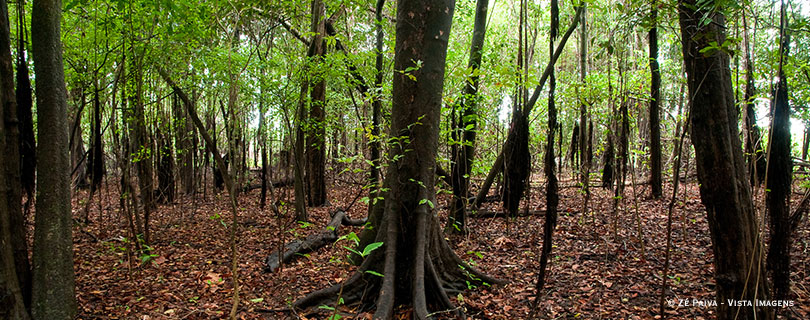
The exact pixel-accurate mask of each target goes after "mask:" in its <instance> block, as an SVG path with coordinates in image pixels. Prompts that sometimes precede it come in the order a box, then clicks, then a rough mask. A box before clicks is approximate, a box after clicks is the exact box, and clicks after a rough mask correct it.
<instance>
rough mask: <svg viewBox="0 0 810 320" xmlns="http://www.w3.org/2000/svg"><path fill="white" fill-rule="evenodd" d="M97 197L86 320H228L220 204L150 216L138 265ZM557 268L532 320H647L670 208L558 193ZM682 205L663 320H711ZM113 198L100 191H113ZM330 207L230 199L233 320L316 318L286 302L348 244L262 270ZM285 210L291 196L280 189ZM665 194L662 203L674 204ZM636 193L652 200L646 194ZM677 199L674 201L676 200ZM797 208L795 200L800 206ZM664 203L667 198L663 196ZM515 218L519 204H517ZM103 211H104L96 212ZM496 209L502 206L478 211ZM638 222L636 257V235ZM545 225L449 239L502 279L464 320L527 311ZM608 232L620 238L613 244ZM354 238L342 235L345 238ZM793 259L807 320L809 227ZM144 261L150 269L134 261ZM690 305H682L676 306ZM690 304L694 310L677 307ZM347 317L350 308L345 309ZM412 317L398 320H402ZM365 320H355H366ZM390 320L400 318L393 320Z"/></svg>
mask: <svg viewBox="0 0 810 320" xmlns="http://www.w3.org/2000/svg"><path fill="white" fill-rule="evenodd" d="M111 186H113V187H112V188H107V187H106V186H105V188H104V189H102V193H101V195H102V197H101V198H102V199H103V200H102V202H101V204H100V205H99V203H98V198H97V199H96V200H94V201H93V202H92V205H91V210H90V217H91V219H92V223H90V224H88V225H86V226H84V227H79V226H76V227H75V228H74V233H73V235H74V236H73V237H74V260H75V269H76V282H77V290H76V295H77V297H78V301H79V306H80V309H79V310H80V314H79V318H81V319H211V318H220V317H225V316H227V315H228V312H229V310H230V307H231V296H232V292H233V291H232V284H231V280H232V276H231V272H230V263H231V262H230V261H231V260H230V259H231V255H230V248H229V237H228V229H227V228H226V225H230V221H231V217H230V213H229V209H228V201H227V194H226V193H221V194H219V195H215V196H212V195H211V192H210V191H209V192H208V195H207V199H203V195H202V194H199V195H197V196H195V197H190V196H188V197H186V196H183V197H179V199H177V200H176V201H175V203H174V204H170V205H159V208H158V210H157V212H155V213H153V217H152V222H151V226H152V228H151V230H152V244H151V248H152V249H153V251H152V256H147V257H138V256H134V255H133V254H132V253H131V250H128V249H127V248H130V247H131V244H132V243H131V240H130V239H128V238H127V231H126V230H127V224H126V223H125V219H124V218H123V215H122V214H121V213H120V212H119V209H118V208H119V205H118V197H117V192H116V191H114V189H116V187H115V184H111ZM562 186H563V189H562V190H561V191H562V194H561V204H560V208H561V209H562V210H563V212H562V213H560V217H559V223H558V227H557V231H556V233H555V234H554V241H555V244H554V248H553V252H552V254H553V259H552V260H551V263H550V265H549V268H550V270H549V277H548V280H547V283H546V287H545V289H544V290H543V292H542V294H541V296H540V298H539V299H540V303H539V308H540V314H542V315H543V317H544V318H548V319H653V318H656V319H657V318H660V317H659V316H658V305H659V304H658V299H659V295H660V287H661V274H662V269H663V264H664V251H665V249H664V247H665V244H666V242H665V241H666V221H667V204H668V200H651V199H649V197H646V196H640V197H639V198H638V211H637V212H638V215H636V210H635V206H634V201H633V189H632V188H631V187H628V188H627V191H626V196H625V199H624V201H623V208H625V209H626V210H620V211H619V214H618V216H616V217H614V215H613V214H612V212H613V211H612V209H611V208H612V200H611V199H612V195H611V194H608V192H607V191H606V190H604V189H602V188H593V200H592V201H591V210H589V211H590V212H592V213H588V214H582V213H581V212H582V209H583V208H582V203H583V197H582V195H581V194H580V190H579V189H578V188H575V187H573V182H572V181H567V182H566V181H563V183H562ZM685 189H686V190H685V192H686V193H685V194H686V199H687V200H686V201H679V202H678V205H676V210H675V213H674V215H673V218H674V219H673V220H674V221H673V229H672V239H673V248H674V250H673V255H672V266H671V269H670V270H671V271H670V275H671V277H670V278H671V279H670V281H669V284H670V288H671V291H670V292H669V293H668V294H667V298H668V301H669V302H670V303H672V304H673V305H671V306H670V307H668V308H667V318H670V319H712V318H714V316H713V312H714V308H711V307H701V306H693V305H691V304H694V302H697V301H707V300H710V299H713V296H714V280H713V278H712V273H713V267H712V260H713V258H712V252H711V249H710V246H711V240H710V237H709V231H708V225H707V222H706V218H705V217H706V215H705V212H704V209H703V206H702V205H701V203H700V197H699V193H698V190H697V184H696V183H689V184H686V186H685ZM108 190H109V192H108ZM329 190H330V194H329V199H330V200H331V202H332V206H329V207H323V208H310V210H309V212H310V218H311V221H312V224H311V225H309V224H297V223H292V222H291V218H290V217H291V216H292V215H293V213H294V212H293V211H294V209H293V208H292V206H290V205H288V206H285V207H283V208H282V213H284V214H285V216H283V217H277V216H276V215H275V214H274V213H273V212H272V211H271V210H270V209H269V208H268V209H266V210H261V209H259V207H258V199H257V198H258V190H253V191H252V192H250V193H248V194H243V195H241V196H240V198H239V221H240V225H239V229H238V251H239V283H240V296H241V304H240V313H239V314H240V317H241V318H246V319H295V318H298V319H304V318H309V319H312V318H313V316H311V315H305V314H293V313H290V312H289V311H287V310H288V309H287V307H288V306H289V304H290V303H292V302H293V301H295V300H296V299H298V298H301V297H302V296H304V295H305V294H307V293H308V292H311V291H312V290H316V289H319V288H324V287H326V286H328V285H331V284H334V283H339V282H341V281H342V280H344V279H346V278H347V277H348V276H349V275H351V272H352V271H353V270H354V267H352V266H350V265H349V264H348V263H346V262H345V260H346V259H345V257H346V254H347V253H348V250H346V249H345V248H344V245H345V246H349V243H348V242H343V243H336V244H335V245H333V246H328V247H326V248H323V249H321V250H319V251H317V252H314V253H311V254H309V255H306V256H302V257H300V258H299V259H297V260H296V261H294V262H292V263H291V264H288V265H284V266H283V268H281V269H280V270H278V271H276V272H274V273H265V272H264V271H263V269H264V266H265V258H266V257H267V256H268V255H269V254H270V252H271V251H273V250H274V249H276V248H278V247H279V246H280V245H281V244H282V243H283V242H287V241H291V240H293V239H294V238H297V237H304V236H306V235H308V234H312V233H315V232H319V231H320V230H322V229H323V227H324V226H325V225H326V224H327V223H328V221H329V216H328V214H329V213H328V212H329V210H333V209H335V208H336V207H338V206H346V205H347V204H348V203H350V202H351V201H352V199H354V198H355V197H356V196H357V194H358V193H359V192H361V190H360V187H359V186H356V185H353V184H350V183H340V182H338V183H337V184H336V185H335V184H333V185H331V188H330V189H329ZM276 191H277V196H280V198H282V199H287V198H288V197H291V193H292V192H291V191H290V190H289V188H285V189H284V190H278V189H277V190H276ZM671 192H672V191H671V189H670V188H669V187H667V188H665V194H668V195H671ZM638 193H639V194H643V195H647V194H649V188H648V187H647V188H645V187H644V186H641V187H640V188H639V190H638ZM683 195H684V193H680V194H679V198H680V199H684V198H683ZM443 197H445V198H440V204H439V208H444V209H442V210H440V211H439V215H440V216H445V215H446V211H447V209H446V203H447V198H446V196H443ZM543 197H544V194H543V193H542V190H540V188H539V187H535V188H533V189H532V192H531V201H530V203H529V210H542V209H544V206H545V205H544V203H545V201H544V200H543V199H544V198H543ZM795 197H796V198H797V200H798V198H799V197H800V195H796V196H795ZM665 198H667V199H668V198H669V196H666V197H665ZM73 199H74V203H73V206H74V215H75V216H77V217H78V216H79V215H80V214H81V212H82V210H84V203H85V202H86V199H87V192H86V191H78V192H76V193H75V194H74V197H73ZM522 207H523V206H522ZM99 208H102V209H103V210H101V214H99ZM482 209H488V210H500V203H487V204H485V205H484V208H482ZM347 212H348V214H349V216H350V217H352V218H362V217H363V216H365V213H366V205H365V204H363V203H361V202H359V201H358V202H357V203H355V204H354V205H353V206H352V207H351V208H349V209H348V210H347ZM637 217H640V223H641V231H642V234H643V239H644V240H643V241H644V243H645V245H644V251H645V253H644V254H642V249H641V245H640V242H639V237H638V234H637V230H638V229H637V226H638V224H637V223H638V222H639V221H638V220H637ZM543 220H544V218H543V216H542V215H530V216H526V217H519V218H514V219H505V218H502V217H495V218H472V219H470V221H471V222H470V229H471V230H472V232H471V234H470V235H469V236H468V237H455V236H454V237H450V238H449V239H450V242H451V245H452V246H453V247H454V248H456V252H457V253H458V254H459V255H460V256H461V257H462V258H463V259H464V260H465V261H469V262H470V264H471V265H474V266H476V267H477V268H479V269H481V270H483V271H485V272H486V273H488V274H490V275H493V276H496V277H498V278H501V279H505V280H507V281H508V283H507V284H505V285H496V286H492V287H479V288H472V290H468V291H465V292H463V293H462V294H461V295H459V296H457V297H454V298H455V299H454V300H455V301H454V302H455V303H456V304H457V305H461V306H462V307H463V308H464V309H466V315H467V317H468V318H469V319H524V318H526V317H527V316H528V312H529V307H530V304H531V302H532V301H533V300H534V296H533V295H534V293H535V281H536V271H537V270H538V265H539V263H538V257H539V252H540V248H541V242H542V230H543ZM614 223H616V224H615V226H616V227H617V228H616V230H617V231H618V234H614ZM349 232H356V233H359V232H360V227H341V228H340V233H341V234H347V233H349ZM796 236H797V237H796V240H795V245H794V247H793V251H792V253H793V257H794V258H793V267H792V270H791V271H792V281H793V286H792V291H793V296H792V299H793V301H794V303H795V306H794V307H791V308H785V309H783V310H784V311H786V314H790V315H792V317H795V318H796V319H810V227H809V226H808V223H807V219H805V222H804V223H803V224H802V225H801V226H800V227H799V230H798V232H797V235H796ZM142 261H147V262H146V263H142ZM679 299H685V300H679ZM683 301H688V302H689V304H690V305H689V306H678V305H679V304H682V302H683ZM344 311H351V310H344ZM408 312H409V310H400V311H399V316H400V317H404V318H406V319H410V315H409V313H408ZM367 315H368V314H359V315H356V318H359V319H365V318H366V316H367ZM398 318H399V317H398Z"/></svg>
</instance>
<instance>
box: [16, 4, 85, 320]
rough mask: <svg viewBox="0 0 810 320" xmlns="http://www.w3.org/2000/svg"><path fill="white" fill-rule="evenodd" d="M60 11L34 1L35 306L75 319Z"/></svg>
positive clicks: (40, 315)
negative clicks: (36, 163) (35, 143)
mask: <svg viewBox="0 0 810 320" xmlns="http://www.w3.org/2000/svg"><path fill="white" fill-rule="evenodd" d="M61 16H62V2H61V1H60V0H35V1H34V4H33V11H32V13H31V39H32V48H33V50H32V53H33V57H34V62H35V63H34V71H35V72H36V74H37V81H36V93H37V94H36V96H37V123H38V126H37V128H38V136H37V141H39V145H38V146H37V147H38V150H37V154H39V155H40V157H39V166H38V171H39V172H38V174H37V176H38V177H37V178H38V180H39V183H37V203H36V210H37V211H36V212H37V214H36V222H35V223H36V230H35V231H34V250H33V251H34V269H33V270H34V272H33V286H32V288H33V290H32V291H33V296H32V306H31V313H32V315H33V317H34V318H35V319H73V317H74V316H75V315H76V295H75V293H74V272H73V239H72V236H71V234H72V227H73V221H72V219H71V208H70V158H69V156H68V148H67V146H68V134H67V132H68V128H67V122H66V120H67V95H66V92H65V76H64V69H63V66H62V49H61V48H62V42H61V40H60V27H59V23H60V21H61ZM5 47H6V48H7V47H8V46H5Z"/></svg>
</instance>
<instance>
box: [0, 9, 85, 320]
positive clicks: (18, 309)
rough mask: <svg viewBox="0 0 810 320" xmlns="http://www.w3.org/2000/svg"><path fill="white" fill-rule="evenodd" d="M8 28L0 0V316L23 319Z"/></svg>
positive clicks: (26, 285)
mask: <svg viewBox="0 0 810 320" xmlns="http://www.w3.org/2000/svg"><path fill="white" fill-rule="evenodd" d="M9 30H10V29H9V20H8V7H7V4H6V2H3V3H0V150H2V154H0V168H2V169H0V243H2V245H0V318H3V319H27V318H28V313H27V311H26V306H27V305H30V293H31V271H30V265H29V261H28V245H27V240H26V233H25V230H26V229H27V228H26V227H25V223H24V221H25V218H24V217H23V212H22V207H21V197H22V195H21V188H20V183H21V181H20V133H19V121H18V118H17V110H18V109H17V102H16V97H15V96H14V68H13V64H12V59H11V51H10V48H11V40H10V38H9ZM63 121H64V120H63ZM63 123H64V122H63ZM68 165H69V164H68ZM68 186H69V185H68ZM69 230H70V229H68V231H69Z"/></svg>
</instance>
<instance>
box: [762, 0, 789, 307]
mask: <svg viewBox="0 0 810 320" xmlns="http://www.w3.org/2000/svg"><path fill="white" fill-rule="evenodd" d="M785 11H786V10H785V2H784V1H782V5H781V12H782V14H781V16H782V18H781V24H780V34H781V39H782V43H781V47H780V53H779V81H778V82H777V83H776V92H775V93H774V97H773V104H772V107H771V110H772V114H773V122H771V137H770V139H768V144H769V146H768V170H767V172H768V176H767V177H766V178H765V181H767V184H766V185H765V189H770V192H767V193H766V195H765V202H766V203H767V204H768V218H769V221H768V222H769V226H770V234H771V241H770V245H769V246H768V259H767V267H768V271H769V272H770V274H771V276H772V278H773V289H774V291H773V297H774V299H779V300H786V299H788V296H789V294H790V246H791V236H792V233H793V232H792V231H793V230H791V227H790V194H791V190H790V185H791V182H792V176H793V159H791V157H790V105H789V104H788V86H787V78H786V77H785V71H784V70H783V66H784V59H786V58H787V55H788V51H789V50H788V45H789V44H790V40H789V39H788V38H787V35H786V34H785V24H786V23H787V22H786V21H785Z"/></svg>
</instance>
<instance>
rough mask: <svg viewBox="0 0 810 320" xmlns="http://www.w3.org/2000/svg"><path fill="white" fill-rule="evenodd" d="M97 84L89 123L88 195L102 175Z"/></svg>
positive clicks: (99, 105) (102, 161) (97, 186)
mask: <svg viewBox="0 0 810 320" xmlns="http://www.w3.org/2000/svg"><path fill="white" fill-rule="evenodd" d="M99 91H101V89H99V88H98V86H96V87H94V88H93V121H92V123H91V124H92V125H91V128H92V129H91V130H92V133H91V134H92V138H91V139H92V142H91V144H90V152H89V155H88V157H89V158H88V160H87V166H88V169H89V170H88V171H90V197H91V198H92V195H93V193H95V191H96V190H98V188H99V187H100V186H101V179H102V178H103V177H104V171H105V170H104V145H103V144H102V142H101V141H102V140H101V101H100V99H99Z"/></svg>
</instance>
